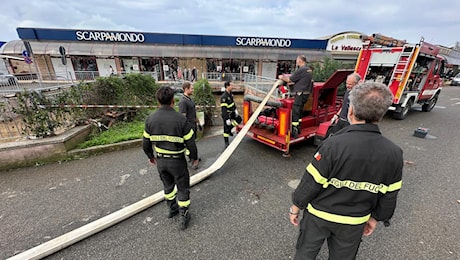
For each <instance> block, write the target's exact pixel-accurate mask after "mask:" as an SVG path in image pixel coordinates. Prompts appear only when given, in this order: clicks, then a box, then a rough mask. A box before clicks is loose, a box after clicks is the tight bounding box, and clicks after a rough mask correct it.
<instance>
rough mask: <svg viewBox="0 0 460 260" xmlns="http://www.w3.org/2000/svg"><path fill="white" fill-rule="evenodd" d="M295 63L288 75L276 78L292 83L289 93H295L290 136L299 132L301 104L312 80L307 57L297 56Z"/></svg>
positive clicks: (310, 87)
mask: <svg viewBox="0 0 460 260" xmlns="http://www.w3.org/2000/svg"><path fill="white" fill-rule="evenodd" d="M296 65H297V66H298V67H299V68H298V69H297V70H296V71H295V72H294V73H293V74H292V75H291V76H290V77H287V76H284V75H279V76H278V79H280V80H282V81H284V82H286V83H288V84H289V83H294V86H292V88H291V93H293V94H294V95H295V99H294V104H293V106H292V126H291V135H292V138H297V137H298V136H299V134H300V122H301V121H302V111H303V106H304V105H305V103H307V101H308V95H309V94H310V92H311V90H312V87H313V81H312V73H311V69H309V68H308V67H307V58H306V57H305V56H304V55H299V56H297V59H296Z"/></svg>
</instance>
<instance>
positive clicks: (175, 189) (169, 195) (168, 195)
mask: <svg viewBox="0 0 460 260" xmlns="http://www.w3.org/2000/svg"><path fill="white" fill-rule="evenodd" d="M176 194H177V188H176V187H174V190H173V191H171V193H168V194H165V199H166V200H173V199H175V198H176Z"/></svg>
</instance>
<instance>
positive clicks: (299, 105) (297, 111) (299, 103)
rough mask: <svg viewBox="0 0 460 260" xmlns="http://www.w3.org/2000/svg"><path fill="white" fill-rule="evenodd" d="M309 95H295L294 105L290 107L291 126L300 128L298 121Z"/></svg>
mask: <svg viewBox="0 0 460 260" xmlns="http://www.w3.org/2000/svg"><path fill="white" fill-rule="evenodd" d="M308 95H309V94H303V93H302V94H300V95H296V96H295V99H294V104H293V105H292V125H293V126H300V119H301V118H302V111H303V106H304V105H305V103H307V101H308Z"/></svg>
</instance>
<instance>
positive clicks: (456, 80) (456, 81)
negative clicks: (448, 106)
mask: <svg viewBox="0 0 460 260" xmlns="http://www.w3.org/2000/svg"><path fill="white" fill-rule="evenodd" d="M450 85H451V86H460V73H458V74H457V76H455V77H453V78H452V81H451V82H450Z"/></svg>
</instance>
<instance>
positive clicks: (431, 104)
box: [422, 94, 438, 112]
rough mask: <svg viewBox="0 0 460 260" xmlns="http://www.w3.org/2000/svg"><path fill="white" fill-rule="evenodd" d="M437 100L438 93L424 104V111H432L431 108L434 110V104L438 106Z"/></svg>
mask: <svg viewBox="0 0 460 260" xmlns="http://www.w3.org/2000/svg"><path fill="white" fill-rule="evenodd" d="M436 102H438V95H437V94H436V95H435V96H434V97H433V98H432V99H431V100H430V101H429V102H428V103H425V104H423V105H422V111H423V112H430V111H431V110H433V108H434V106H436Z"/></svg>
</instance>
